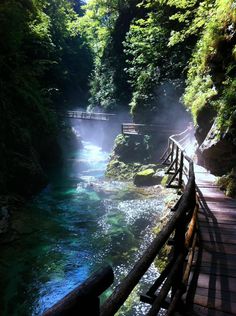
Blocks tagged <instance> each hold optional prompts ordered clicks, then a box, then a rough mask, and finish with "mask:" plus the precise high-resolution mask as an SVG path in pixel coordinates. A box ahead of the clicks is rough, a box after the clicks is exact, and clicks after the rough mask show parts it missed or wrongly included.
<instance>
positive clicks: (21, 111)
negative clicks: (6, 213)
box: [0, 0, 91, 194]
mask: <svg viewBox="0 0 236 316" xmlns="http://www.w3.org/2000/svg"><path fill="white" fill-rule="evenodd" d="M80 14H81V4H80V3H79V2H78V1H66V0H48V1H47V0H37V1H36V0H3V1H1V3H0V47H1V48H0V74H1V75H0V87H1V88H0V126H1V127H0V129H1V132H0V148H1V157H0V189H1V190H0V191H1V192H8V191H14V192H20V193H28V194H30V193H32V192H33V191H34V190H35V189H36V188H38V187H40V186H41V185H43V184H44V183H45V181H46V175H45V170H46V168H47V165H48V164H50V162H51V161H52V160H55V156H57V160H58V159H59V157H60V155H59V149H58V146H57V141H56V134H57V121H56V117H55V110H56V109H57V108H60V107H62V106H63V105H64V104H67V105H68V106H69V105H70V104H71V105H73V104H76V105H77V104H78V102H85V100H86V90H87V79H86V78H87V77H88V74H89V72H90V65H91V63H90V53H89V50H88V49H86V48H85V46H82V40H81V37H80V36H79V34H78V32H75V27H74V24H76V21H77V19H78V17H79V15H80ZM75 102H76V103H75ZM49 148H50V150H49ZM23 183H24V184H23Z"/></svg>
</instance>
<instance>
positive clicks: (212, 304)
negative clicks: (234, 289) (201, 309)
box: [194, 294, 236, 314]
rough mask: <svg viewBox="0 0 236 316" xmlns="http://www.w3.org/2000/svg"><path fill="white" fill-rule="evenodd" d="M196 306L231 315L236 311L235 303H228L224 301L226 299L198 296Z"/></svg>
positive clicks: (195, 298) (195, 300)
mask: <svg viewBox="0 0 236 316" xmlns="http://www.w3.org/2000/svg"><path fill="white" fill-rule="evenodd" d="M194 304H197V305H201V306H205V307H207V308H210V309H215V310H218V311H222V312H226V313H231V314H232V313H234V312H235V310H236V303H235V302H232V301H230V300H229V301H227V302H226V301H224V299H218V298H213V297H207V296H202V295H198V294H195V295H194Z"/></svg>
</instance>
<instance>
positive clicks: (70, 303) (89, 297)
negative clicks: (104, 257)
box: [43, 266, 114, 316]
mask: <svg viewBox="0 0 236 316" xmlns="http://www.w3.org/2000/svg"><path fill="white" fill-rule="evenodd" d="M113 281H114V274H113V270H112V268H111V267H110V266H107V267H106V268H103V269H100V270H99V271H97V272H96V273H94V274H93V275H92V276H90V277H89V278H88V279H87V280H86V281H85V282H84V283H82V284H81V285H79V286H78V287H77V288H75V289H74V290H73V291H71V292H70V293H69V294H67V295H66V296H65V297H64V298H62V299H61V300H60V301H59V302H57V303H56V304H55V305H54V306H53V307H51V308H50V309H48V310H47V311H46V312H45V313H44V314H43V316H66V315H67V316H75V315H80V316H88V315H93V316H99V313H100V312H99V310H100V306H99V305H100V303H99V298H98V297H99V296H100V295H101V294H102V293H103V292H104V291H105V290H106V289H107V288H108V287H109V286H110V285H111V284H112V283H113Z"/></svg>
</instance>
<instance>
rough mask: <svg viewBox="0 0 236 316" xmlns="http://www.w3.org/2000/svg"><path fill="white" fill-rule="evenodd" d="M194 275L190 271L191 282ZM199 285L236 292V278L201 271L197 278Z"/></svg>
mask: <svg viewBox="0 0 236 316" xmlns="http://www.w3.org/2000/svg"><path fill="white" fill-rule="evenodd" d="M192 277H193V272H191V273H190V282H191V280H192ZM199 287H201V288H205V289H212V290H215V291H229V292H234V293H236V278H232V277H224V276H217V275H209V274H205V273H200V274H199V275H198V278H197V286H196V288H199ZM235 310H236V309H235Z"/></svg>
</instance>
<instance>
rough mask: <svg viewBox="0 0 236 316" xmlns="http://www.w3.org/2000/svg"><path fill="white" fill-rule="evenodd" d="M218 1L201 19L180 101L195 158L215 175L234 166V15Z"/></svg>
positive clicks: (235, 33)
mask: <svg viewBox="0 0 236 316" xmlns="http://www.w3.org/2000/svg"><path fill="white" fill-rule="evenodd" d="M233 5H234V4H233V2H232V1H227V2H224V3H223V2H218V1H216V2H215V4H214V5H213V6H212V8H211V12H212V14H210V15H209V17H208V18H207V19H206V21H205V28H204V29H203V32H202V34H201V36H200V37H199V40H198V43H197V45H196V49H195V52H194V54H193V56H192V60H191V62H190V66H189V72H188V80H187V88H186V90H185V94H184V101H185V103H186V105H187V106H189V107H190V108H191V110H192V113H193V116H194V119H195V124H196V126H197V129H196V138H197V141H198V144H199V149H198V158H199V161H200V162H201V163H202V164H203V165H204V166H206V167H207V169H208V170H210V171H211V172H213V173H215V174H216V175H223V174H225V173H228V172H231V171H232V169H234V168H235V167H236V94H235V89H236V67H235V61H236V26H235V25H236V24H235V23H236V15H235V9H233Z"/></svg>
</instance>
